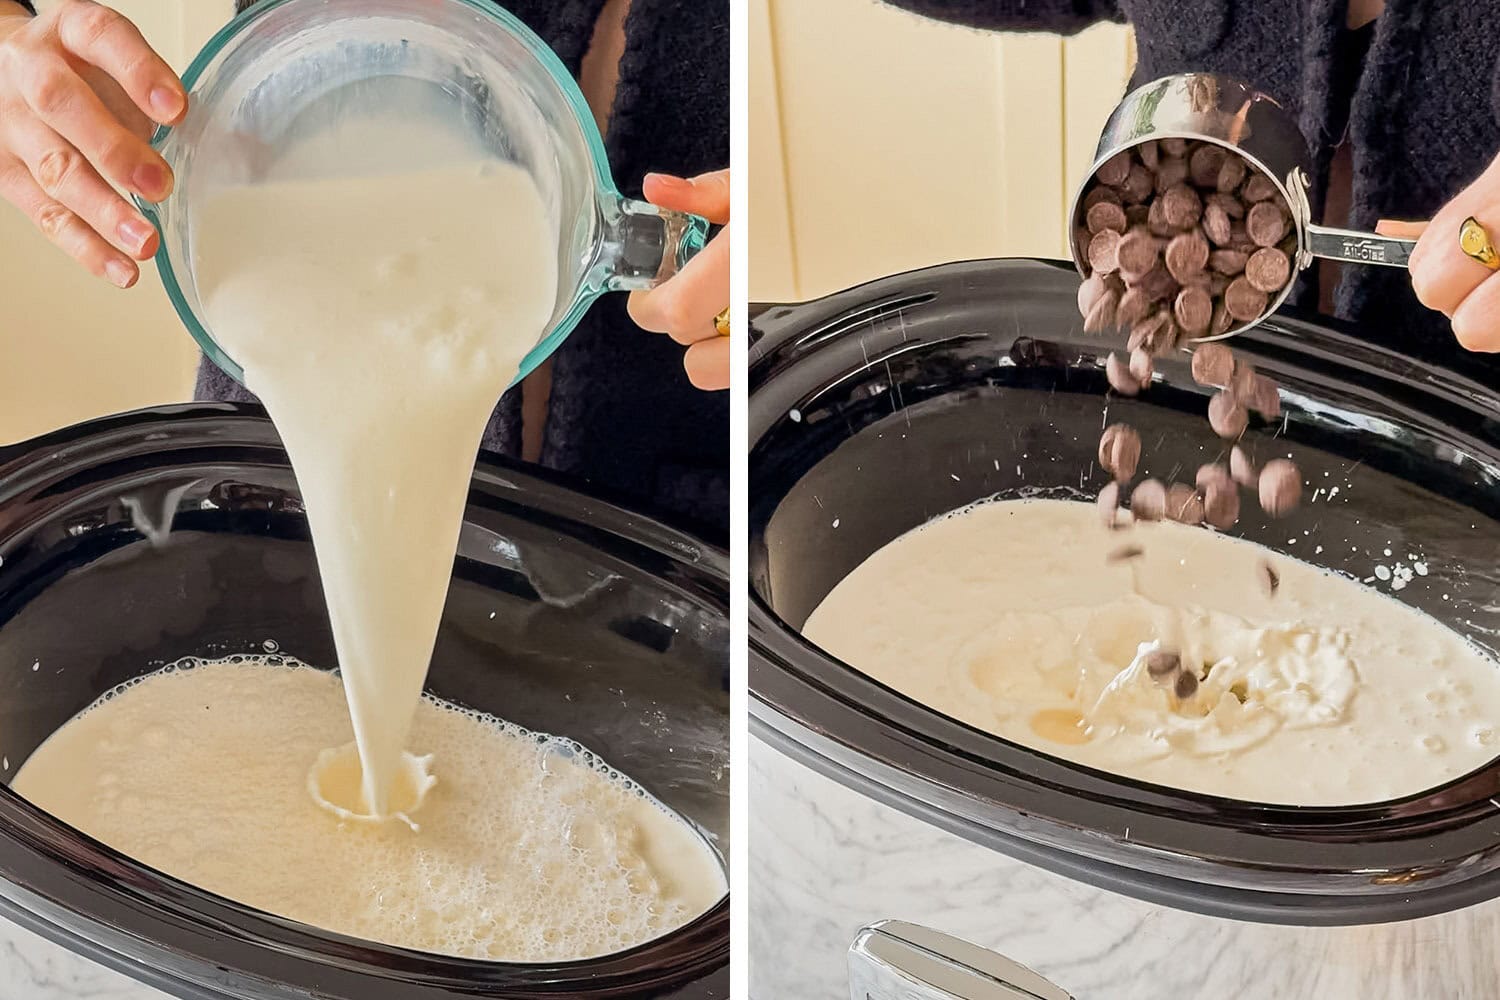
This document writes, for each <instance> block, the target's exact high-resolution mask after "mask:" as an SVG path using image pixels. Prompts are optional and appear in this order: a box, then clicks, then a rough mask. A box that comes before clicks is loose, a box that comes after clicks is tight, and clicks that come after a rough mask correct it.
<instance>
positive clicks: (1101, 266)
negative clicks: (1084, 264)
mask: <svg viewBox="0 0 1500 1000" xmlns="http://www.w3.org/2000/svg"><path fill="white" fill-rule="evenodd" d="M1089 266H1090V267H1092V268H1093V269H1094V271H1095V272H1096V273H1100V274H1110V273H1113V272H1115V271H1118V270H1119V269H1120V234H1119V233H1117V232H1115V231H1114V230H1113V229H1106V230H1104V231H1102V232H1099V233H1095V234H1094V238H1093V239H1091V240H1089Z"/></svg>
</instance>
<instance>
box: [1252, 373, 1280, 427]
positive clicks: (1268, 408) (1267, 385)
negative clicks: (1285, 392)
mask: <svg viewBox="0 0 1500 1000" xmlns="http://www.w3.org/2000/svg"><path fill="white" fill-rule="evenodd" d="M1245 404H1246V405H1247V406H1249V407H1250V409H1252V410H1254V411H1255V412H1256V413H1259V414H1260V415H1261V417H1262V418H1263V419H1265V420H1275V419H1276V418H1277V417H1279V416H1281V387H1280V386H1278V385H1277V384H1276V382H1275V380H1274V379H1270V378H1267V377H1266V376H1264V375H1260V376H1257V377H1256V379H1255V385H1254V387H1253V388H1252V389H1251V390H1250V394H1249V396H1248V397H1246V400H1245Z"/></svg>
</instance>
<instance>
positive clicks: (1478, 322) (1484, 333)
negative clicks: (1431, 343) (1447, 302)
mask: <svg viewBox="0 0 1500 1000" xmlns="http://www.w3.org/2000/svg"><path fill="white" fill-rule="evenodd" d="M1453 335H1454V336H1455V337H1457V338H1458V342H1459V343H1460V344H1461V345H1463V346H1464V347H1465V348H1466V349H1468V350H1470V351H1488V352H1494V351H1500V274H1496V273H1491V274H1490V276H1489V277H1488V278H1486V279H1484V281H1482V282H1481V283H1480V285H1479V287H1478V288H1476V289H1474V291H1472V292H1470V293H1469V295H1468V296H1467V297H1466V298H1465V299H1464V300H1463V302H1461V303H1460V304H1459V306H1458V308H1457V309H1456V310H1454V312H1453Z"/></svg>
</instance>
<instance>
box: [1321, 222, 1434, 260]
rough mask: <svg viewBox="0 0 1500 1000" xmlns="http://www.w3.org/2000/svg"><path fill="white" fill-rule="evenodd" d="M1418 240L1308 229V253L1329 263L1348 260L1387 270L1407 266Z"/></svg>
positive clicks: (1336, 230)
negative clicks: (1375, 265) (1380, 266)
mask: <svg viewBox="0 0 1500 1000" xmlns="http://www.w3.org/2000/svg"><path fill="white" fill-rule="evenodd" d="M1416 245H1417V241H1416V240H1398V239H1395V238H1393V237H1390V236H1378V235H1376V234H1375V233H1361V232H1356V231H1354V230H1352V229H1329V228H1328V227H1326V226H1308V227H1307V250H1308V252H1309V253H1311V254H1312V255H1313V256H1314V257H1326V258H1328V259H1329V260H1347V261H1352V262H1353V263H1356V264H1380V265H1383V266H1385V267H1405V266H1406V265H1407V262H1408V261H1410V260H1411V252H1412V250H1414V249H1415V248H1416Z"/></svg>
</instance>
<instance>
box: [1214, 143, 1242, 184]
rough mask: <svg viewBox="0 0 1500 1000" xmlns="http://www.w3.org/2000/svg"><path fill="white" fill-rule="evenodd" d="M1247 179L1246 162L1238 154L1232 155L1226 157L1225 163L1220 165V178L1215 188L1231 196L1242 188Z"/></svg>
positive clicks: (1217, 179)
mask: <svg viewBox="0 0 1500 1000" xmlns="http://www.w3.org/2000/svg"><path fill="white" fill-rule="evenodd" d="M1244 179H1245V161H1244V160H1243V159H1241V158H1240V156H1239V154H1238V153H1231V154H1229V155H1228V156H1225V157H1224V162H1223V163H1222V164H1220V165H1219V176H1218V177H1217V178H1216V182H1217V183H1215V185H1214V186H1215V187H1217V188H1218V189H1219V191H1220V192H1222V193H1224V194H1229V193H1230V192H1231V191H1233V190H1234V189H1235V188H1237V187H1239V186H1240V182H1241V181H1243V180H1244Z"/></svg>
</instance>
